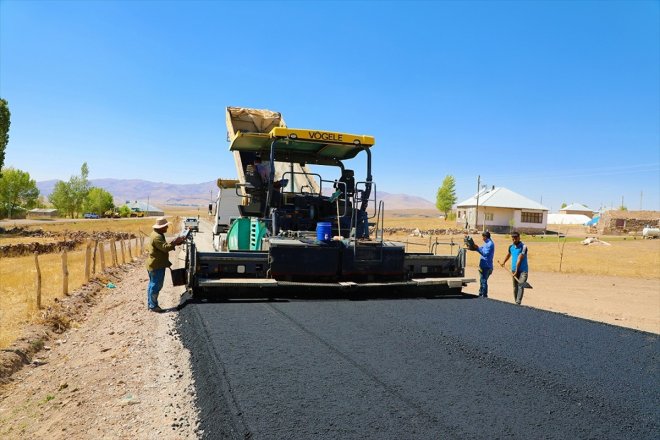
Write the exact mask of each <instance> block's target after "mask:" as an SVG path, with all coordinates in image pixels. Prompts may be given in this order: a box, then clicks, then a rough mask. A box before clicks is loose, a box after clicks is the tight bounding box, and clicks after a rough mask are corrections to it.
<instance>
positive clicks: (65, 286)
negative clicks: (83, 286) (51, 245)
mask: <svg viewBox="0 0 660 440" xmlns="http://www.w3.org/2000/svg"><path fill="white" fill-rule="evenodd" d="M68 294H69V267H68V265H67V258H66V249H64V250H63V251H62V295H68Z"/></svg>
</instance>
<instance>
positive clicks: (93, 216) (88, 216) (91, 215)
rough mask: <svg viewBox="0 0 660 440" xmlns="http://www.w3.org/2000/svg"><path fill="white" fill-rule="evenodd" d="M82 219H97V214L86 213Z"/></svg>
mask: <svg viewBox="0 0 660 440" xmlns="http://www.w3.org/2000/svg"><path fill="white" fill-rule="evenodd" d="M83 217H84V218H99V215H98V214H94V213H93V212H86V213H85V214H84V215H83Z"/></svg>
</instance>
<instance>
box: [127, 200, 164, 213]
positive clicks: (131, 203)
mask: <svg viewBox="0 0 660 440" xmlns="http://www.w3.org/2000/svg"><path fill="white" fill-rule="evenodd" d="M126 205H128V207H129V208H131V209H134V208H138V209H139V210H140V211H145V212H163V210H162V209H160V208H158V207H157V206H154V205H151V204H146V203H144V202H140V201H137V200H136V201H130V200H127V201H126Z"/></svg>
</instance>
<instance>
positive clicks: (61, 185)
mask: <svg viewBox="0 0 660 440" xmlns="http://www.w3.org/2000/svg"><path fill="white" fill-rule="evenodd" d="M88 176H89V168H88V167H87V162H84V163H83V164H82V166H81V167H80V176H71V178H69V181H68V182H62V181H61V180H60V181H58V182H57V183H56V184H55V188H53V192H52V193H51V195H50V196H49V197H48V200H50V203H52V204H53V206H55V208H57V210H58V211H60V213H62V214H64V215H65V216H70V217H71V218H76V217H78V216H79V215H80V213H81V212H82V209H83V204H84V203H85V199H86V198H87V194H89V188H90V186H89V180H87V177H88Z"/></svg>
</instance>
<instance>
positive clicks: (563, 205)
mask: <svg viewBox="0 0 660 440" xmlns="http://www.w3.org/2000/svg"><path fill="white" fill-rule="evenodd" d="M567 206H568V205H567V204H566V202H564V203H562V204H561V208H559V209H564V208H566V207H567Z"/></svg>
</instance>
